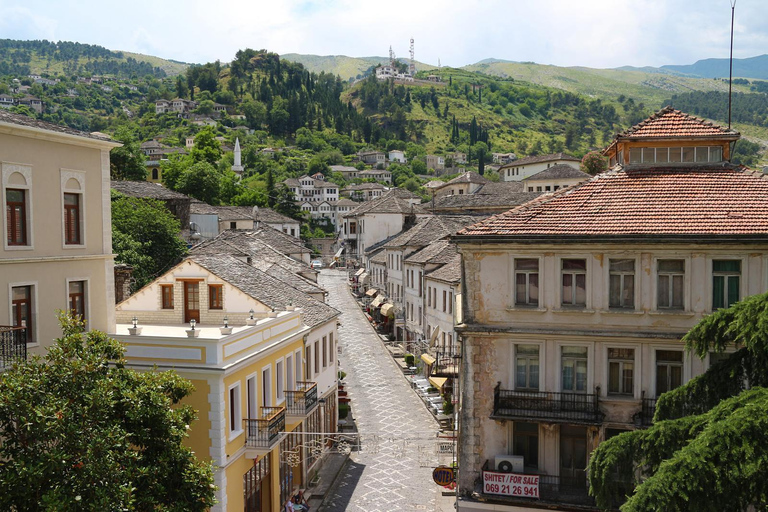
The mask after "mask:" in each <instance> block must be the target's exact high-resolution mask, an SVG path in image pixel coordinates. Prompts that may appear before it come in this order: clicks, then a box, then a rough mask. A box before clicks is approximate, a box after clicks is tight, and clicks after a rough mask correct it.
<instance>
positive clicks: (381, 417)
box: [319, 270, 454, 512]
mask: <svg viewBox="0 0 768 512" xmlns="http://www.w3.org/2000/svg"><path fill="white" fill-rule="evenodd" d="M319 284H320V285H321V286H323V287H324V288H325V289H326V290H328V292H329V296H328V303H329V304H330V305H331V306H333V307H335V308H337V309H338V310H340V311H341V312H342V316H341V318H340V320H341V323H342V326H341V327H340V328H339V345H340V347H341V349H342V355H341V356H340V357H339V363H340V367H341V369H342V370H343V371H345V372H346V373H347V376H346V378H345V379H344V381H345V383H346V388H347V391H348V393H349V397H350V399H351V405H352V414H353V416H354V419H355V423H356V424H357V428H358V431H359V433H360V436H361V450H360V451H354V452H352V454H351V457H350V461H349V462H348V463H347V465H346V466H345V468H344V469H343V470H342V472H341V473H340V474H339V476H338V478H337V480H336V484H335V485H334V488H333V489H331V491H330V493H329V494H328V496H327V498H326V500H325V502H324V505H323V506H322V507H321V508H320V510H321V511H324V512H337V511H338V512H341V511H349V512H355V511H365V512H393V511H397V510H406V511H414V510H428V511H441V512H442V511H447V510H453V500H454V498H452V497H444V496H442V492H441V491H442V490H443V488H441V487H438V486H437V485H435V483H434V482H433V481H432V468H433V467H435V466H436V465H437V464H438V463H446V462H450V459H447V460H445V457H444V456H438V455H437V454H436V451H435V448H436V446H437V432H438V424H437V422H436V421H435V419H434V417H433V416H432V415H431V414H430V413H429V412H428V411H427V409H426V407H425V406H424V404H423V403H422V401H421V400H420V399H419V397H418V396H417V395H416V393H415V392H414V391H413V389H411V386H410V384H409V383H408V381H407V380H406V379H405V377H404V376H403V374H402V372H401V371H400V370H399V369H398V368H397V365H396V364H395V362H394V361H393V360H392V358H391V357H390V355H389V353H388V351H387V350H386V349H385V348H384V345H383V344H382V342H381V339H380V338H379V336H378V335H377V334H376V333H375V332H374V331H373V329H372V327H371V325H370V324H369V323H368V321H367V320H366V318H365V316H364V315H363V313H362V312H361V311H360V308H359V306H358V305H357V303H356V301H355V300H354V298H353V297H352V296H351V294H350V293H349V289H348V285H347V274H346V272H344V271H336V270H323V271H322V274H321V275H320V278H319Z"/></svg>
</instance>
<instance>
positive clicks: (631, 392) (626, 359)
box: [605, 346, 637, 397]
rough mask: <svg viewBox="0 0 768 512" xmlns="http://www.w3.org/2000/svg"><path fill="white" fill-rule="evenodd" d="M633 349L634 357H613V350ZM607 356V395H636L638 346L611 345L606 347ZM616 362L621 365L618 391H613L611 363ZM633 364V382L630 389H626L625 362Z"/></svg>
mask: <svg viewBox="0 0 768 512" xmlns="http://www.w3.org/2000/svg"><path fill="white" fill-rule="evenodd" d="M612 349H613V350H631V351H632V357H624V358H622V357H611V350H612ZM605 358H606V379H605V380H606V388H605V392H606V396H609V397H634V395H635V385H636V376H637V348H636V347H626V346H609V347H606V349H605ZM612 363H615V364H618V365H619V376H618V379H619V381H618V388H619V390H618V391H611V364H612ZM627 363H629V364H631V365H632V378H631V383H630V385H629V389H626V388H625V386H624V376H623V373H624V370H625V368H624V365H625V364H627Z"/></svg>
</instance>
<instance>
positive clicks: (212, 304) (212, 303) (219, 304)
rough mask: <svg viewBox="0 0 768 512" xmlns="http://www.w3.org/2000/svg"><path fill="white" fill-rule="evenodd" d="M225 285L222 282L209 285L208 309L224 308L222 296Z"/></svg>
mask: <svg viewBox="0 0 768 512" xmlns="http://www.w3.org/2000/svg"><path fill="white" fill-rule="evenodd" d="M223 289H224V287H223V286H222V285H220V284H209V285H208V309H223V304H224V303H223V301H222V298H221V295H222V290H223Z"/></svg>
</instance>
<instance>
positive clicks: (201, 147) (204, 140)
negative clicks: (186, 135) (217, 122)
mask: <svg viewBox="0 0 768 512" xmlns="http://www.w3.org/2000/svg"><path fill="white" fill-rule="evenodd" d="M189 154H190V155H191V156H192V160H194V161H195V162H208V163H209V164H211V165H216V162H218V161H219V159H220V158H221V144H219V141H218V140H216V133H215V132H214V131H213V128H211V127H210V126H206V127H205V128H203V129H202V130H200V131H199V132H197V135H195V145H194V146H193V147H192V150H191V151H190V152H189Z"/></svg>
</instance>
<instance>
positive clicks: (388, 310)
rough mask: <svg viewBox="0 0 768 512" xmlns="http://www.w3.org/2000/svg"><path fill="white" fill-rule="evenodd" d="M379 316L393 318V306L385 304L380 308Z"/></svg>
mask: <svg viewBox="0 0 768 512" xmlns="http://www.w3.org/2000/svg"><path fill="white" fill-rule="evenodd" d="M381 314H382V315H384V316H395V305H394V304H390V303H389V302H387V303H386V304H384V305H383V306H381Z"/></svg>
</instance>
